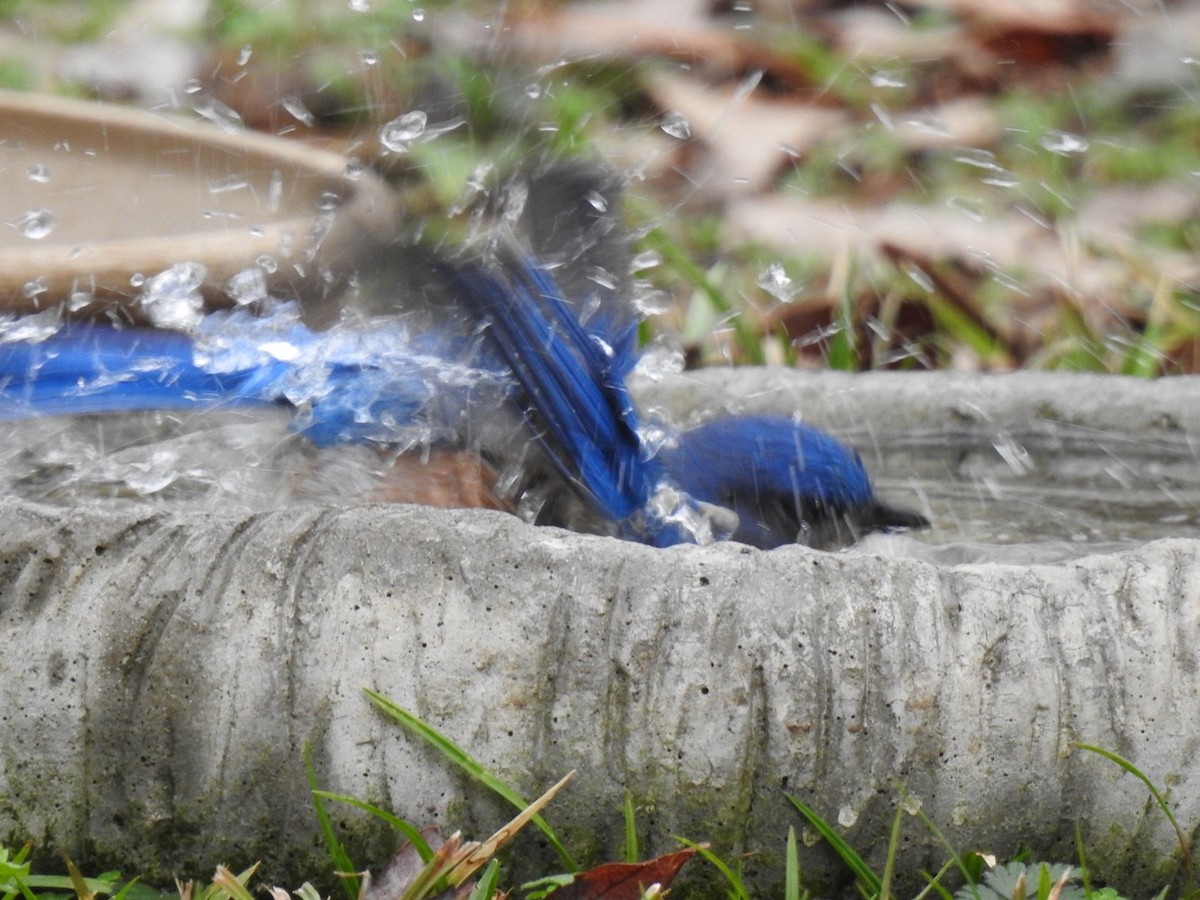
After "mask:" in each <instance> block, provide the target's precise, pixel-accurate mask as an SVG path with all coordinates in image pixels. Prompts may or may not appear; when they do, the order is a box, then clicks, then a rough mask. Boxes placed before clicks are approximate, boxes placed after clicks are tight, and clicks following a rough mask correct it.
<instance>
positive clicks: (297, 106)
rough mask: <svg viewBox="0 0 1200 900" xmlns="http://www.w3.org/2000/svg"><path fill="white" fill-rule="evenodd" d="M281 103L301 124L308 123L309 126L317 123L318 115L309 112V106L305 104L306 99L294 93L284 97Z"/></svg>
mask: <svg viewBox="0 0 1200 900" xmlns="http://www.w3.org/2000/svg"><path fill="white" fill-rule="evenodd" d="M280 103H282V104H283V108H284V109H286V110H287V111H288V114H289V115H291V116H292V118H294V119H295V120H296V121H298V122H300V123H301V124H303V125H307V126H308V127H309V128H312V127H313V126H314V125H316V124H317V119H316V117H315V116H314V115H313V114H312V113H311V112H309V109H308V107H307V106H305V105H304V101H303V100H301V99H300V98H299V97H297V96H295V95H294V94H293V95H289V96H287V97H284V98H283V100H281V101H280Z"/></svg>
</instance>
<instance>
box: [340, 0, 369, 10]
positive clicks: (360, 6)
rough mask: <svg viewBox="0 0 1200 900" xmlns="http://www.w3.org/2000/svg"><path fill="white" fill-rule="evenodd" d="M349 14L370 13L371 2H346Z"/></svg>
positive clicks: (362, 0) (350, 0) (358, 0)
mask: <svg viewBox="0 0 1200 900" xmlns="http://www.w3.org/2000/svg"><path fill="white" fill-rule="evenodd" d="M346 5H347V6H348V7H350V11H351V12H357V13H365V12H370V11H371V0H346Z"/></svg>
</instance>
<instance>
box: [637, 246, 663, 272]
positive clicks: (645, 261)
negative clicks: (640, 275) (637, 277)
mask: <svg viewBox="0 0 1200 900" xmlns="http://www.w3.org/2000/svg"><path fill="white" fill-rule="evenodd" d="M662 262H663V258H662V254H661V253H659V252H658V251H657V250H644V251H642V252H641V253H639V254H638V255H637V256H635V257H634V258H633V259H632V260H631V261H630V263H629V271H631V272H644V271H645V270H646V269H653V268H655V267H657V266H661V265H662Z"/></svg>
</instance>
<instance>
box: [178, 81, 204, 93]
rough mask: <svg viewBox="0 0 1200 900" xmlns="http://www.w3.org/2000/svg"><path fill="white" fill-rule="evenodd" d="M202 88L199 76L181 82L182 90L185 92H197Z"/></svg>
mask: <svg viewBox="0 0 1200 900" xmlns="http://www.w3.org/2000/svg"><path fill="white" fill-rule="evenodd" d="M202 90H204V85H203V84H201V83H200V79H199V78H189V79H188V80H187V81H185V82H184V83H183V92H184V93H185V94H198V93H200V92H201V91H202Z"/></svg>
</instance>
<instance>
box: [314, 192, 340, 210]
mask: <svg viewBox="0 0 1200 900" xmlns="http://www.w3.org/2000/svg"><path fill="white" fill-rule="evenodd" d="M339 203H341V197H340V196H338V193H337V191H322V192H321V196H320V197H318V198H317V209H319V210H321V211H322V212H332V211H333V210H335V209H337V208H338V204H339Z"/></svg>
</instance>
